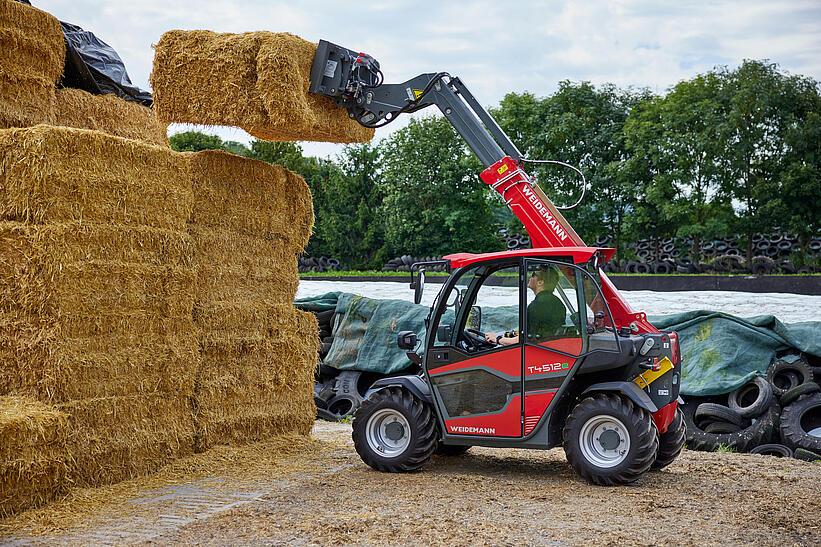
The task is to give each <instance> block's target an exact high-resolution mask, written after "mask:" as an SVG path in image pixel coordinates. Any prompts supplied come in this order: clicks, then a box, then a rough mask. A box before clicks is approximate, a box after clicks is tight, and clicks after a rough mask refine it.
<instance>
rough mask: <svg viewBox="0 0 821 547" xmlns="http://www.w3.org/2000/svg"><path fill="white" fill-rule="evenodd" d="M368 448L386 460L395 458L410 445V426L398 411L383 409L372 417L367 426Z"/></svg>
mask: <svg viewBox="0 0 821 547" xmlns="http://www.w3.org/2000/svg"><path fill="white" fill-rule="evenodd" d="M366 430H367V439H368V446H370V448H371V450H373V451H374V452H376V453H377V454H380V455H382V456H383V457H385V458H395V457H396V456H399V455H400V454H402V453H403V452H404V451H405V450H406V449H407V448H408V446H409V445H410V424H409V423H408V420H407V419H406V418H405V417H404V416H403V415H402V414H401V413H400V412H398V411H396V410H393V409H390V408H383V409H382V410H379V411H377V412H374V414H373V415H372V416H371V417H370V419H369V420H368V425H367V426H366Z"/></svg>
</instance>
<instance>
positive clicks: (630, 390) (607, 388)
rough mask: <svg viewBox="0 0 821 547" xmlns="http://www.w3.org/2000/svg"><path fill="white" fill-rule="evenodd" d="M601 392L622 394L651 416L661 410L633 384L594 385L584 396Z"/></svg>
mask: <svg viewBox="0 0 821 547" xmlns="http://www.w3.org/2000/svg"><path fill="white" fill-rule="evenodd" d="M601 392H611V393H612V392H615V393H621V394H622V395H624V396H625V397H627V398H628V399H630V400H631V401H633V402H634V403H636V404H637V405H638V406H640V407H641V408H643V409H644V410H647V411H648V412H650V413H651V414H655V413H656V412H658V410H659V409H658V407H657V406H656V403H654V402H653V401H652V400H651V399H650V396H649V395H647V393H645V392H644V391H643V390H642V389H641V388H640V387H639V386H637V385H636V384H634V383H633V382H601V383H598V384H593V385H591V386H589V387H588V388H587V389H585V390H584V391H583V392H582V395H586V394H588V393H601Z"/></svg>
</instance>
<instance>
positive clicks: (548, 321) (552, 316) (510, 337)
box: [485, 266, 566, 346]
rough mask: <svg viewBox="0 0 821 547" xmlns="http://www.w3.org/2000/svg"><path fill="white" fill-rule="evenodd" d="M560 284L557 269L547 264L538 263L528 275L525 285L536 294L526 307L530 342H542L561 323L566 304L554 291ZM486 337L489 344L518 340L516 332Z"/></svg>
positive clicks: (509, 342)
mask: <svg viewBox="0 0 821 547" xmlns="http://www.w3.org/2000/svg"><path fill="white" fill-rule="evenodd" d="M558 284H559V271H558V270H557V269H556V268H553V267H550V266H539V267H538V269H536V270H535V271H533V272H532V273H531V274H530V278H529V279H528V280H527V286H528V288H530V290H532V291H533V294H534V295H535V296H536V297H535V298H534V299H533V302H531V303H530V304H528V306H527V330H528V334H529V336H528V337H529V338H530V340H531V341H533V342H540V341H543V340H545V339H547V338H549V337H550V336H552V335H554V334H555V333H556V331H557V330H558V329H559V328H560V327H561V326H562V325H564V320H565V313H566V310H565V307H564V304H563V303H562V301H561V300H560V299H559V297H558V296H556V295H555V294H553V291H554V290H555V289H556V286H557V285H558ZM485 340H487V341H488V342H490V343H492V344H500V345H502V346H512V345H513V344H518V343H519V335H518V333H516V332H512V333H504V334H498V335H497V334H496V333H492V332H491V333H487V334H486V335H485Z"/></svg>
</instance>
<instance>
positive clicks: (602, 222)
mask: <svg viewBox="0 0 821 547" xmlns="http://www.w3.org/2000/svg"><path fill="white" fill-rule="evenodd" d="M647 96H648V93H647V92H644V91H640V92H634V91H630V90H627V91H624V90H619V89H617V88H616V87H615V86H613V85H604V86H600V87H598V88H596V87H595V86H593V85H591V84H590V83H589V82H581V83H573V82H569V81H564V82H561V83H560V84H559V90H558V91H557V92H556V93H555V94H553V95H551V96H549V97H545V98H543V99H537V98H536V97H534V96H533V95H532V94H529V93H524V94H516V93H511V94H508V95H507V96H505V98H504V99H503V100H502V102H501V104H500V106H499V108H498V109H496V110H495V111H494V114H495V115H496V118H497V120H498V121H499V124H500V125H501V126H502V128H503V129H505V131H506V132H507V133H508V134H509V135H510V136H511V138H512V139H513V140H514V142H516V144H517V145H518V147H519V148H520V150H522V152H523V153H524V154H525V155H526V156H528V157H530V158H534V159H550V160H560V161H563V162H566V163H569V164H571V165H575V166H578V167H579V169H581V170H582V172H583V173H584V174H585V178H586V179H587V194H586V196H585V198H584V200H583V202H582V204H581V205H579V207H577V208H575V209H572V210H569V211H566V212H565V213H564V214H565V216H566V218H567V220H568V222H570V223H571V224H572V225H573V227H574V229H575V230H576V231H577V232H578V233H579V235H581V236H582V238H583V239H586V240H588V241H589V240H591V239H594V238H595V237H596V236H598V235H601V234H609V235H610V236H611V237H612V238H613V240H614V243H615V245H616V247H617V248H620V247H621V246H622V239H623V230H624V224H625V218H626V215H627V214H628V212H629V211H630V210H631V207H632V205H633V203H634V202H635V197H636V194H637V192H636V186H637V179H636V176H637V175H638V173H637V172H635V171H633V170H631V169H628V167H629V166H628V165H626V164H625V161H626V159H627V152H626V148H625V139H624V132H623V128H624V123H625V121H626V119H627V116H628V113H629V112H630V110H631V109H632V108H633V107H634V106H635V105H636V104H637V103H639V102H640V101H642V100H645V99H646V98H647ZM529 171H530V172H531V173H532V174H533V175H534V176H535V177H536V180H537V182H538V183H539V185H540V186H541V188H542V190H544V191H545V192H546V193H547V194H548V196H549V197H550V198H551V199H552V200H553V201H554V202H556V204H557V205H560V206H561V205H569V204H570V203H571V202H575V201H576V200H577V199H578V197H579V196H580V191H581V185H582V181H581V179H580V178H579V176H578V175H577V174H576V173H575V172H573V171H572V170H569V169H567V168H563V167H561V166H557V165H546V166H536V167H534V166H530V167H529Z"/></svg>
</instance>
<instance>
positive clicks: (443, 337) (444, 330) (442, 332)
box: [436, 325, 453, 342]
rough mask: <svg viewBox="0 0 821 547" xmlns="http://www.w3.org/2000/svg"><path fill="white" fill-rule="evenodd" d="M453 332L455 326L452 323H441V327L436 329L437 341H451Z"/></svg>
mask: <svg viewBox="0 0 821 547" xmlns="http://www.w3.org/2000/svg"><path fill="white" fill-rule="evenodd" d="M452 332H453V327H451V326H450V325H439V328H437V329H436V341H437V342H450V336H451V333H452Z"/></svg>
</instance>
